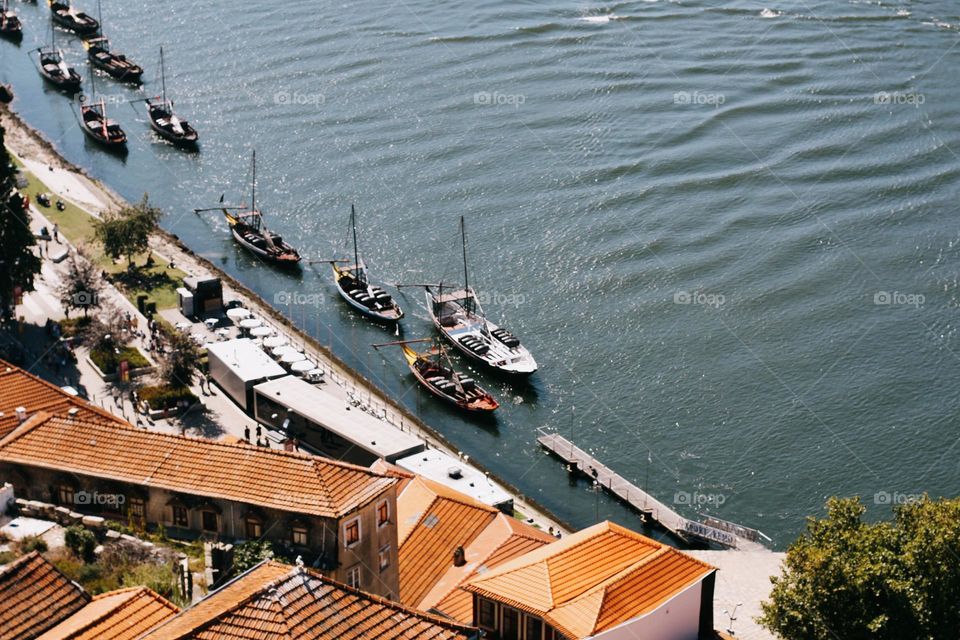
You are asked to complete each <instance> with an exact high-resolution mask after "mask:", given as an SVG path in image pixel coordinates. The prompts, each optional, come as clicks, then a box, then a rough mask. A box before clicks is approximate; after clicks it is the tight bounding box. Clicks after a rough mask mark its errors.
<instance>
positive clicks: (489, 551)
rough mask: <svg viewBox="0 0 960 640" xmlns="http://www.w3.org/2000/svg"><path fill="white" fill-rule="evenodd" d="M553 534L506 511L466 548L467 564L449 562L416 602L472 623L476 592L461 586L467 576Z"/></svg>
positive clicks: (531, 547)
mask: <svg viewBox="0 0 960 640" xmlns="http://www.w3.org/2000/svg"><path fill="white" fill-rule="evenodd" d="M555 541H556V538H554V537H553V536H551V535H550V534H547V533H544V532H543V531H541V530H539V529H537V528H535V527H531V526H530V525H528V524H526V523H524V522H520V521H519V520H517V519H516V518H511V517H510V516H508V515H505V514H503V513H500V514H497V518H496V520H494V521H493V522H492V523H490V525H489V526H488V527H487V528H486V529H484V530H483V531H482V532H481V533H480V535H478V536H477V537H476V538H475V539H474V540H473V541H472V542H471V543H470V544H469V545H467V546H466V547H465V548H464V559H465V560H466V564H465V565H463V566H462V567H454V566H452V565H451V566H450V568H449V569H447V571H446V573H445V574H444V575H443V577H442V578H441V579H440V580H439V581H438V582H437V583H436V585H434V587H433V589H431V590H430V592H429V593H428V594H427V595H426V596H425V597H424V599H423V600H422V601H421V602H420V603H419V604H418V605H417V608H418V609H422V610H424V611H429V610H436V611H440V612H442V613H443V614H444V615H447V616H449V617H451V618H453V619H454V620H459V621H460V622H463V623H466V624H472V623H473V596H472V595H471V594H470V593H468V592H466V591H464V590H463V589H461V588H460V585H462V584H464V583H465V582H467V581H468V580H470V579H472V578H475V577H477V576H480V575H483V574H485V573H487V572H488V571H490V570H491V569H494V568H496V567H499V566H500V565H501V564H503V563H504V562H506V561H507V560H511V559H513V558H516V557H518V556H521V555H523V554H525V553H527V552H529V551H533V550H534V549H539V548H540V547H542V546H544V545H547V544H550V543H552V542H555Z"/></svg>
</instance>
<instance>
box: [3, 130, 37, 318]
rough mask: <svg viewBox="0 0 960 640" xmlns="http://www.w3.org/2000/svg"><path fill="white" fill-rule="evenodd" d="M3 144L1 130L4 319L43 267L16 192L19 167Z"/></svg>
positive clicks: (20, 200) (26, 216) (27, 217)
mask: <svg viewBox="0 0 960 640" xmlns="http://www.w3.org/2000/svg"><path fill="white" fill-rule="evenodd" d="M3 145H4V131H3V128H2V127H0V317H3V316H5V315H6V314H7V313H8V311H9V309H10V306H11V304H12V302H13V298H14V292H15V290H16V289H17V288H18V287H19V288H20V290H21V292H27V291H33V278H34V276H35V275H37V274H38V273H40V264H41V263H40V257H39V256H37V255H36V254H34V253H33V247H34V246H35V245H36V244H37V240H36V238H35V237H34V235H33V232H32V231H30V219H29V215H28V212H27V211H25V210H24V207H23V199H22V198H21V197H20V195H19V194H18V193H16V175H17V171H16V167H14V165H13V164H12V163H11V161H10V154H8V153H7V148H6V147H5V146H3Z"/></svg>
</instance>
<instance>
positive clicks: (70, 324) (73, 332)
mask: <svg viewBox="0 0 960 640" xmlns="http://www.w3.org/2000/svg"><path fill="white" fill-rule="evenodd" d="M91 322H93V318H91V317H89V316H79V317H76V318H65V319H63V320H61V321H60V334H61V335H62V336H63V337H64V338H74V337H76V336H78V335H80V334H81V333H83V330H84V329H85V328H86V327H87V326H89V325H90V323H91Z"/></svg>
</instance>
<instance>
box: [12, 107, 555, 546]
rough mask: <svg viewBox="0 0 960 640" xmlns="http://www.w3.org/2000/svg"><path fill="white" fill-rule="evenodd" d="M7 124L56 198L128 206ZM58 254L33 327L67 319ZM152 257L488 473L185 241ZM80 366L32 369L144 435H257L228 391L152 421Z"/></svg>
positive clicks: (377, 407)
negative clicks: (64, 372) (62, 374)
mask: <svg viewBox="0 0 960 640" xmlns="http://www.w3.org/2000/svg"><path fill="white" fill-rule="evenodd" d="M2 122H3V126H4V128H5V129H6V130H7V132H8V134H9V133H10V132H11V131H12V132H13V133H14V135H8V138H7V146H8V151H10V152H11V154H12V155H14V156H15V157H16V159H17V160H18V161H19V162H21V163H22V164H23V165H24V168H25V169H26V170H27V171H29V172H30V173H33V174H34V176H35V177H37V178H39V179H40V180H41V181H42V182H43V184H44V186H45V187H46V190H47V191H48V192H49V193H50V194H51V195H52V196H54V197H56V198H61V199H63V200H64V201H66V202H68V203H70V204H72V205H75V206H76V207H78V208H79V209H82V210H83V211H84V212H86V213H87V214H88V215H91V216H93V217H99V215H100V214H101V213H102V212H105V211H108V210H116V209H118V208H120V207H122V206H124V205H125V204H126V203H125V202H124V201H123V199H122V198H120V197H119V196H117V195H116V194H114V193H113V192H112V191H110V190H109V189H108V188H107V187H104V186H103V185H102V184H100V183H99V182H98V181H96V180H94V179H92V178H90V177H88V176H87V175H85V174H84V173H83V171H82V170H80V169H79V168H77V167H74V166H72V165H70V164H69V163H67V162H66V161H65V160H64V159H63V158H61V157H60V156H59V155H57V154H56V152H55V149H54V148H53V147H52V146H51V145H50V144H49V143H48V142H47V141H46V140H44V139H43V138H42V137H41V136H40V135H39V134H37V133H36V132H34V131H33V130H31V129H29V127H26V125H24V124H23V123H22V122H21V121H20V120H19V118H17V117H16V116H15V114H11V113H9V112H6V113H3V117H2ZM30 195H31V198H32V197H33V195H34V194H33V193H30ZM31 213H32V216H33V218H32V225H31V226H32V227H34V231H35V232H36V231H37V230H39V228H40V227H42V226H47V227H48V228H52V222H51V221H50V220H49V219H47V218H46V217H45V215H44V212H43V211H42V210H40V209H38V208H36V207H35V206H33V207H32V209H31ZM57 247H62V248H64V249H66V250H68V251H75V250H76V248H75V247H73V246H72V245H70V244H69V242H68V241H67V239H63V244H62V245H52V244H48V245H47V247H46V248H47V251H46V252H45V254H44V256H43V257H44V264H43V272H42V274H41V276H40V277H38V281H37V291H36V292H32V293H29V294H27V295H25V296H24V304H23V305H22V306H21V307H19V308H18V315H21V316H24V318H25V320H27V322H29V323H39V324H40V326H41V327H42V325H43V322H45V320H46V319H47V318H50V319H53V320H58V319H62V318H63V310H62V306H61V304H60V301H59V298H58V295H57V293H56V291H57V285H58V282H59V280H60V278H61V277H62V274H63V273H64V271H65V269H66V265H65V264H63V263H60V264H55V263H54V262H53V261H52V260H51V259H50V257H49V253H50V250H51V249H56V248H57ZM150 250H151V251H152V252H153V253H154V254H155V255H156V256H157V257H158V258H160V259H161V260H164V261H167V262H168V263H169V264H175V265H176V268H177V269H179V270H180V271H183V272H185V273H186V274H188V275H190V276H195V277H207V276H213V277H217V278H220V279H221V281H222V283H223V295H224V299H225V300H237V301H239V302H240V303H241V304H243V305H244V306H245V307H247V308H248V309H250V310H251V311H253V312H254V313H256V314H257V315H258V316H260V317H261V318H262V319H263V320H264V321H265V322H266V323H268V324H269V325H271V326H272V327H274V328H275V329H276V330H277V332H278V333H280V334H282V335H284V336H286V337H287V338H288V339H289V341H290V342H291V344H295V345H297V346H298V347H300V348H302V349H303V350H304V352H305V354H307V355H308V357H310V358H311V359H313V360H314V361H315V362H318V363H319V364H320V365H321V366H322V367H323V368H324V369H325V371H326V372H327V373H326V375H327V378H328V379H329V381H330V383H332V384H329V385H328V386H330V387H333V386H335V387H337V388H338V389H339V393H340V394H342V395H343V397H345V398H347V399H349V401H350V402H351V403H353V404H354V406H357V407H362V408H363V409H364V410H365V411H367V412H368V413H370V414H372V415H375V416H377V417H379V418H381V419H382V420H384V421H386V422H388V423H390V424H392V425H394V426H395V427H397V428H399V429H402V430H403V431H404V432H406V433H410V434H413V435H415V436H416V437H418V438H419V439H421V440H422V441H423V442H424V443H425V444H426V445H427V446H428V447H429V448H433V449H438V450H441V451H444V452H445V453H446V454H448V455H450V456H452V457H453V458H457V459H461V460H462V463H463V464H465V465H468V466H470V467H472V468H474V469H477V470H478V471H480V472H481V473H488V470H487V469H485V468H483V467H482V465H479V464H477V463H476V462H475V461H473V460H469V461H467V460H465V459H463V458H462V457H461V452H460V451H459V450H458V449H457V447H455V446H454V445H453V444H451V443H450V442H449V441H447V440H446V439H445V438H444V437H443V435H442V434H441V433H440V432H439V431H437V430H436V429H434V428H432V427H431V426H429V425H427V424H425V423H424V422H423V421H421V420H420V419H419V418H418V417H417V416H415V415H414V414H413V413H412V412H410V411H409V410H407V409H406V407H404V406H403V405H401V404H399V403H397V402H395V401H394V400H393V399H392V398H390V397H389V396H388V395H387V394H386V393H384V392H383V391H382V390H381V389H380V388H379V387H378V386H377V384H376V383H375V382H374V381H372V380H369V379H367V378H365V377H364V376H362V375H360V374H359V373H358V372H356V371H354V370H352V369H351V368H350V367H348V366H347V365H345V364H344V363H343V362H342V361H340V360H339V359H338V358H337V357H336V356H335V355H334V354H333V353H332V352H331V350H330V349H329V347H327V346H325V345H322V344H320V343H319V342H318V341H317V340H315V339H314V338H312V337H311V336H309V335H307V334H305V333H304V332H303V331H301V330H300V329H299V328H298V327H297V326H296V325H294V324H293V323H292V322H291V321H290V319H288V318H286V317H285V316H284V315H283V314H281V313H280V312H279V311H277V310H276V309H274V308H273V307H272V306H270V305H269V304H268V303H267V302H266V301H264V300H263V299H262V298H260V297H259V296H258V295H257V294H255V293H254V292H253V291H251V290H249V289H247V288H246V287H245V286H243V285H242V284H241V283H239V282H238V281H236V280H234V279H233V278H232V277H231V276H229V275H228V274H226V273H224V272H222V271H220V270H219V269H218V268H217V267H216V266H214V265H213V264H212V263H210V262H209V261H207V260H205V259H204V258H202V257H200V256H197V255H196V254H194V253H193V252H192V251H191V250H190V249H189V248H187V247H186V246H185V245H183V244H182V243H181V242H180V241H179V239H178V238H176V237H174V236H172V235H170V234H168V233H166V232H164V231H162V230H157V232H156V233H155V234H154V235H153V236H152V237H151V240H150ZM108 289H109V291H108V292H107V293H106V295H107V296H108V297H109V298H110V299H111V301H112V302H114V303H115V304H116V306H118V307H119V308H121V309H122V310H123V311H124V312H129V313H130V314H131V316H132V318H133V319H134V321H135V324H136V326H137V327H138V328H139V329H140V330H141V331H142V332H144V333H147V323H148V320H147V318H145V317H144V316H143V315H142V314H140V313H139V312H138V310H137V309H136V307H135V306H134V305H132V304H131V303H130V301H129V300H127V299H126V298H125V297H124V296H123V295H122V294H121V293H120V292H119V291H117V290H116V289H114V288H113V287H108ZM330 339H331V340H334V339H337V337H336V336H333V335H331V336H330ZM137 346H140V345H137ZM145 353H146V351H145ZM30 355H31V356H33V357H34V358H36V357H38V356H42V355H43V354H42V351H41V352H40V353H31V354H30ZM80 360H81V361H80V362H79V363H78V365H77V369H76V372H75V375H76V376H77V377H78V378H79V379H63V380H61V379H58V374H57V373H56V372H55V371H49V370H45V367H44V366H43V364H42V362H41V363H39V364H38V365H37V366H36V367H33V368H31V367H29V366H28V368H31V370H32V371H33V372H35V373H36V372H41V371H43V372H44V375H43V377H47V378H49V379H51V381H53V382H55V383H57V384H60V385H66V384H70V385H74V384H78V385H81V386H83V387H85V388H86V389H87V390H88V392H89V393H90V394H91V397H92V400H93V401H94V402H96V403H97V404H99V405H100V406H102V407H104V408H106V409H107V410H109V411H111V412H114V413H116V414H118V415H122V416H125V417H126V418H127V419H128V420H130V421H131V422H133V423H135V424H139V425H140V426H143V427H145V428H150V429H157V430H165V431H172V432H185V433H190V434H191V435H202V436H206V437H234V438H241V437H243V435H244V431H245V429H247V428H249V429H255V428H256V423H255V422H254V421H253V419H252V418H250V417H249V416H248V415H246V414H245V413H244V412H243V411H242V410H241V409H240V408H239V407H237V406H236V405H235V404H233V403H232V402H231V401H230V400H229V398H227V397H226V396H225V395H224V394H223V393H222V392H221V391H219V390H218V389H216V388H215V387H202V386H201V385H195V386H194V389H193V390H194V392H195V393H196V394H197V395H198V397H200V401H201V405H202V407H199V408H198V409H197V410H196V411H190V412H188V415H187V416H186V417H185V419H184V420H182V421H180V420H177V419H169V420H153V421H149V420H146V418H145V417H143V416H140V415H137V414H136V412H135V411H134V410H133V407H132V405H131V404H130V402H129V400H128V399H125V398H123V397H122V396H120V395H119V394H117V393H116V392H115V390H113V389H111V388H110V386H109V385H107V384H106V383H104V382H103V381H102V380H101V379H100V378H99V376H97V374H96V373H95V372H94V371H93V369H92V367H89V366H87V365H86V364H85V363H84V362H83V360H84V358H81V359H80ZM28 364H30V363H28ZM191 423H193V424H191ZM269 435H270V434H268V436H269ZM272 435H273V437H272V438H271V439H272V440H273V441H274V442H275V443H277V446H279V440H280V436H279V435H278V434H272ZM490 477H491V478H492V479H493V480H495V481H496V482H498V483H499V484H501V485H502V486H503V487H504V488H505V489H507V491H509V492H510V493H511V494H512V495H513V498H514V505H515V508H516V510H517V511H518V512H519V513H520V514H521V515H522V517H523V518H524V519H526V520H528V521H529V522H530V523H531V524H534V525H536V526H539V527H541V528H542V529H544V530H547V529H549V528H551V527H552V528H553V529H554V530H556V531H560V532H563V533H568V532H569V531H570V529H569V526H568V525H567V524H566V523H563V522H562V521H560V520H558V519H557V518H555V517H553V516H552V515H551V514H549V513H548V512H547V511H546V510H545V509H543V508H542V507H541V506H540V505H537V504H536V503H535V502H533V501H532V500H530V499H529V498H526V497H525V496H523V495H522V494H521V493H520V492H519V491H518V490H517V489H516V488H515V487H513V486H512V485H511V484H510V483H509V482H508V481H506V480H504V479H503V478H499V477H497V476H496V475H495V474H493V473H490Z"/></svg>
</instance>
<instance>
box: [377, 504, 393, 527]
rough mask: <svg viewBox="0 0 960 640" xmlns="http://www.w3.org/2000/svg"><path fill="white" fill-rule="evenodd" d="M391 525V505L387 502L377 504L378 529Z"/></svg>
mask: <svg viewBox="0 0 960 640" xmlns="http://www.w3.org/2000/svg"><path fill="white" fill-rule="evenodd" d="M389 523H390V503H389V502H387V501H386V500H384V501H382V502H378V503H377V528H378V529H379V528H380V527H382V526H384V525H387V524H389Z"/></svg>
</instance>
